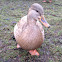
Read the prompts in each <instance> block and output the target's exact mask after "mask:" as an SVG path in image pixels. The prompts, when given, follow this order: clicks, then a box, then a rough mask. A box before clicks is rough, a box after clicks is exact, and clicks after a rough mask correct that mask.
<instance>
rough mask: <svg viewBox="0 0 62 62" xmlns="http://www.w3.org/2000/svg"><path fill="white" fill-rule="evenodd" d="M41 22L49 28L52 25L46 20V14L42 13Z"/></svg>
mask: <svg viewBox="0 0 62 62" xmlns="http://www.w3.org/2000/svg"><path fill="white" fill-rule="evenodd" d="M40 22H41V23H42V24H43V25H44V26H45V27H47V28H49V27H50V25H49V24H48V22H47V21H46V20H45V17H44V15H42V16H41V17H40Z"/></svg>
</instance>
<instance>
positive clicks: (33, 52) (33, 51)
mask: <svg viewBox="0 0 62 62" xmlns="http://www.w3.org/2000/svg"><path fill="white" fill-rule="evenodd" d="M29 53H30V54H31V55H36V56H39V53H38V52H37V51H36V49H35V50H30V51H29Z"/></svg>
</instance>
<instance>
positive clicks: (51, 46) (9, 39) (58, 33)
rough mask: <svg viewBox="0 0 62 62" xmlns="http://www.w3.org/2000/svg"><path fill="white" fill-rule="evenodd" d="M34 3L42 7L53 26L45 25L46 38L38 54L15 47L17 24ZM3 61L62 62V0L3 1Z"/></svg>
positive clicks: (0, 51) (0, 22) (0, 54)
mask: <svg viewBox="0 0 62 62" xmlns="http://www.w3.org/2000/svg"><path fill="white" fill-rule="evenodd" d="M35 2H36V3H39V4H41V5H42V6H43V8H44V12H45V13H44V14H45V18H46V20H47V21H48V23H49V24H50V25H51V27H50V28H49V29H48V28H45V27H44V26H43V28H44V30H45V40H44V43H43V44H42V45H41V47H40V48H38V49H37V50H38V52H39V53H40V56H39V57H38V56H31V55H30V54H29V53H28V52H27V51H26V50H23V49H16V41H15V40H14V39H13V30H14V26H15V24H16V23H17V22H18V21H19V20H20V18H21V17H23V16H24V15H26V14H27V12H28V8H29V7H30V6H31V4H32V3H35ZM0 62H62V0H52V3H48V1H47V3H42V0H0Z"/></svg>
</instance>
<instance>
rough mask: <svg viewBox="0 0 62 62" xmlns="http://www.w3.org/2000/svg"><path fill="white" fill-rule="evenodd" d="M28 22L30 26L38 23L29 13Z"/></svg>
mask: <svg viewBox="0 0 62 62" xmlns="http://www.w3.org/2000/svg"><path fill="white" fill-rule="evenodd" d="M27 22H28V25H30V26H31V25H35V24H36V21H35V20H34V19H33V18H32V17H31V16H28V15H27Z"/></svg>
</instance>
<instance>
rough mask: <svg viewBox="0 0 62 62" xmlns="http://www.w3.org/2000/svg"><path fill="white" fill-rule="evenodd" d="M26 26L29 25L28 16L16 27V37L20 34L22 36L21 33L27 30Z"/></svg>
mask: <svg viewBox="0 0 62 62" xmlns="http://www.w3.org/2000/svg"><path fill="white" fill-rule="evenodd" d="M26 24H27V15H26V16H24V17H22V18H21V20H20V21H19V22H18V23H17V24H16V25H15V27H14V35H15V36H16V35H18V34H21V32H22V31H23V29H24V28H25V26H26Z"/></svg>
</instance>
